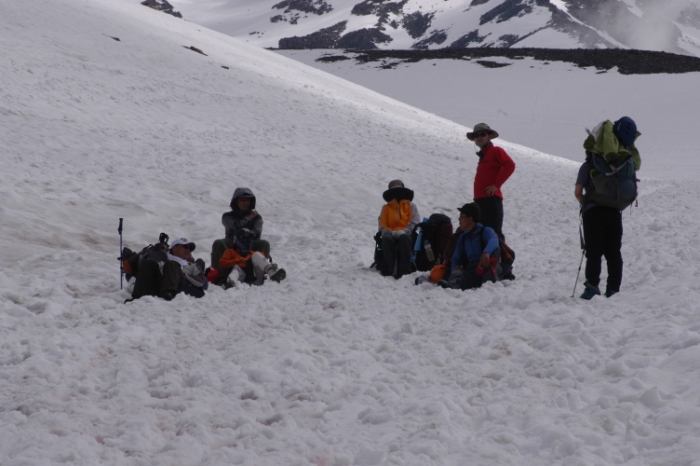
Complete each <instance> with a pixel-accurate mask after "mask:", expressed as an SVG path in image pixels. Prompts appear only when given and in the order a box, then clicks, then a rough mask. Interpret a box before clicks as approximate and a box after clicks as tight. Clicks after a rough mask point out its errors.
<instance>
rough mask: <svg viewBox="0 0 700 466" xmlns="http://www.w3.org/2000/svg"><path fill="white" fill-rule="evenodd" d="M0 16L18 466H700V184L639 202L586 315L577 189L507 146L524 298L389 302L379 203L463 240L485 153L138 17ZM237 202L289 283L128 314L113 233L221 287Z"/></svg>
mask: <svg viewBox="0 0 700 466" xmlns="http://www.w3.org/2000/svg"><path fill="white" fill-rule="evenodd" d="M0 7H1V8H2V11H3V17H2V19H0V24H1V25H2V27H0V34H2V40H0V44H3V45H0V47H2V52H3V56H6V57H9V59H8V60H3V61H0V73H1V74H2V76H3V82H2V85H1V87H0V128H2V141H3V146H4V150H3V153H2V154H3V155H2V157H3V168H4V170H3V174H4V177H3V179H4V181H3V183H2V185H0V190H1V194H2V196H3V203H2V206H0V223H1V224H2V226H3V228H2V230H0V251H2V256H0V257H2V258H3V259H4V260H3V261H2V265H0V429H1V430H2V432H3V435H2V436H0V463H1V464H3V465H4V464H7V465H19V464H52V463H65V464H115V465H142V464H143V465H146V464H148V465H160V464H164V465H165V464H168V465H170V464H212V465H218V464H245V465H261V464H269V465H277V464H294V465H307V464H309V465H326V466H328V465H338V466H342V465H373V464H397V465H418V464H420V465H461V464H490V465H491V464H503V465H506V464H532V465H540V464H541V465H545V464H546V465H551V464H567V465H569V464H580V465H599V464H600V465H606V464H620V463H625V462H627V463H628V464H633V465H637V464H639V465H642V464H644V465H647V464H659V465H660V464H664V465H667V464H679V465H680V464H687V465H692V464H696V463H697V459H696V458H697V457H698V446H697V442H696V441H695V439H696V438H697V436H698V433H699V432H698V431H699V428H700V410H699V409H698V400H699V399H700V397H699V395H700V394H699V393H698V389H697V388H696V387H697V386H698V383H697V381H698V363H697V359H698V358H697V356H698V345H699V344H700V335H699V330H700V325H698V323H697V313H696V309H697V304H696V303H697V302H698V297H699V296H700V293H698V285H697V277H698V274H699V271H698V266H697V263H698V261H697V260H696V259H697V257H696V256H697V253H696V252H695V251H694V249H693V248H692V245H693V244H694V237H695V232H696V231H697V226H698V220H697V216H696V215H695V212H696V210H697V208H696V206H695V202H694V199H696V198H697V194H698V188H697V187H696V186H694V185H693V184H692V183H690V182H682V181H660V180H654V179H644V180H643V181H642V184H641V196H640V200H639V204H640V207H639V208H636V209H634V210H632V212H631V214H629V213H626V214H625V217H624V226H625V236H624V240H623V241H624V242H623V257H624V259H625V275H624V281H623V290H622V292H621V293H620V294H619V295H616V296H615V297H613V298H611V299H608V300H606V299H603V298H600V299H598V298H596V299H594V300H593V301H591V302H582V301H580V300H578V299H573V298H570V295H571V290H572V288H573V281H574V279H575V276H576V270H577V264H578V261H579V259H580V249H579V244H578V234H577V228H578V215H577V209H576V204H575V200H574V199H573V183H574V180H575V177H576V173H577V170H578V164H576V163H574V162H571V161H567V160H564V159H560V158H556V157H552V156H549V155H545V154H541V153H539V152H537V151H535V150H532V149H529V148H526V147H523V146H518V145H515V144H511V143H508V142H506V141H499V143H500V144H501V145H502V146H503V147H505V148H506V150H508V152H509V153H510V154H511V155H512V156H513V158H514V159H515V161H516V164H517V170H516V172H515V174H514V175H513V177H512V179H511V180H510V181H509V182H508V183H507V184H506V186H505V188H504V192H505V196H506V203H505V209H506V224H505V226H504V231H505V233H506V235H507V237H508V242H509V244H510V245H511V246H512V247H513V248H514V249H515V250H516V253H517V260H516V267H515V274H516V275H517V277H518V278H517V280H516V281H514V282H505V283H498V284H489V285H486V286H485V287H484V288H482V289H481V290H478V291H474V292H457V291H452V290H441V289H437V288H434V287H432V286H430V285H427V284H424V285H421V286H414V285H413V278H414V277H407V278H404V279H402V280H399V281H395V280H393V279H384V278H381V277H379V276H378V275H377V274H376V273H374V272H372V271H370V270H367V267H368V266H369V265H370V263H371V261H372V235H373V233H374V231H375V229H376V216H377V215H378V213H379V210H380V208H381V204H382V200H381V193H382V192H383V190H384V189H385V188H386V184H387V183H388V181H389V180H391V179H393V178H397V177H398V178H401V179H403V180H404V181H405V182H406V184H407V186H408V187H410V188H412V189H414V190H415V192H416V198H415V201H416V203H417V205H418V207H419V209H420V211H421V214H422V215H424V216H427V215H429V214H430V213H432V212H436V211H442V212H445V213H447V214H448V215H451V216H452V217H456V207H457V206H459V205H461V204H463V203H464V202H466V201H467V200H469V197H470V193H471V180H472V177H473V173H474V170H475V163H476V157H475V156H474V155H473V154H472V149H471V147H470V145H469V144H467V142H466V139H465V138H464V133H465V132H466V130H467V128H465V127H463V126H460V125H457V124H455V123H451V122H449V121H446V120H443V119H441V118H438V117H435V116H433V115H429V114H426V113H424V112H422V111H419V110H417V109H415V108H411V107H409V106H407V105H404V104H401V103H399V102H396V101H394V100H391V99H389V98H387V97H383V96H380V95H378V94H375V93H373V92H371V91H367V90H365V89H363V88H361V87H359V86H356V85H353V84H350V83H347V82H345V81H341V80H339V79H337V78H334V77H332V76H330V75H327V74H324V73H322V72H320V71H317V70H314V69H311V68H307V67H305V66H303V65H301V64H298V63H295V62H292V61H290V60H288V59H286V58H284V57H280V56H278V55H275V54H272V53H270V52H267V51H264V50H259V49H256V48H253V47H250V46H247V45H245V44H242V43H241V42H240V41H237V40H235V39H231V38H227V37H225V36H222V35H220V34H216V33H212V32H210V31H207V30H205V29H203V28H201V27H199V26H195V25H192V24H191V23H187V22H184V21H180V20H177V19H174V18H171V17H169V16H167V15H164V14H161V13H157V12H152V11H151V10H148V9H145V8H143V7H141V6H138V5H134V4H131V3H129V2H117V3H114V2H104V1H102V0H90V1H68V0H64V1H59V0H41V1H38V2H35V3H34V2H33V3H31V4H29V5H25V4H22V5H19V4H16V3H15V2H9V1H5V0H0ZM105 34H107V35H109V36H116V37H119V38H120V39H121V40H120V41H119V42H117V41H114V40H112V39H110V38H109V37H107V36H105ZM5 44H8V45H5ZM190 45H193V46H195V47H198V48H200V49H202V50H203V51H204V52H205V53H207V54H208V57H205V56H202V55H199V54H197V53H194V52H192V51H191V50H186V49H185V48H183V47H182V46H190ZM222 65H224V66H228V67H229V69H228V70H227V69H224V68H222V67H221V66H222ZM30 71H31V72H30ZM640 150H641V151H642V155H644V148H643V145H642V141H641V140H640ZM240 185H245V186H249V187H251V188H252V189H253V191H254V192H255V193H256V194H257V196H258V204H257V207H258V210H259V211H260V213H261V214H262V215H263V217H264V219H265V222H266V223H265V237H266V238H267V239H269V240H270V241H271V243H272V248H273V249H272V256H273V258H274V259H275V260H276V261H277V262H278V263H279V264H280V265H281V266H283V267H285V269H286V270H287V272H288V278H287V280H285V281H284V282H282V283H281V284H279V285H277V284H267V285H265V286H263V287H260V288H247V287H243V288H240V289H235V290H229V291H224V290H222V289H218V288H213V289H211V290H210V292H209V293H208V294H207V296H206V297H205V298H203V299H200V300H195V299H191V298H188V297H185V296H178V297H177V298H176V299H175V300H173V301H172V302H165V301H162V300H158V299H153V298H144V299H141V300H139V301H136V302H133V303H130V304H128V305H123V304H122V302H123V300H124V299H125V298H126V297H128V292H127V291H125V290H123V291H120V290H119V288H118V284H117V282H118V267H117V261H115V260H114V258H115V257H116V254H117V252H118V246H117V245H118V238H117V233H116V229H117V224H118V218H119V217H124V218H125V245H126V246H129V247H132V248H139V247H142V246H143V245H145V244H147V243H149V242H153V241H156V239H157V236H158V233H159V232H160V231H165V232H167V233H168V234H170V236H171V238H175V237H178V236H186V237H187V238H189V239H190V240H192V241H195V242H196V243H197V250H196V251H195V254H194V255H195V256H196V257H202V258H205V259H207V262H208V253H209V252H210V244H211V242H212V241H213V240H214V239H216V238H218V237H219V235H221V233H222V231H221V230H222V228H221V226H220V220H219V219H220V215H221V213H222V212H224V211H226V210H227V208H228V202H229V200H230V195H231V193H232V192H233V189H234V188H235V187H236V186H240ZM582 281H583V280H580V281H579V287H578V292H580V291H581V285H580V284H581V283H582Z"/></svg>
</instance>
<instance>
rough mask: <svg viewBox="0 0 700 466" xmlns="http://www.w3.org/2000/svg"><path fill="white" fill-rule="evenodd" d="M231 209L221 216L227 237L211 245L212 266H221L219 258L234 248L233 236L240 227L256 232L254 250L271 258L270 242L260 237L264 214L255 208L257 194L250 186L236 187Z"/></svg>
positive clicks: (216, 267)
mask: <svg viewBox="0 0 700 466" xmlns="http://www.w3.org/2000/svg"><path fill="white" fill-rule="evenodd" d="M230 205H231V211H230V212H226V213H224V214H223V215H222V216H221V223H222V224H223V225H224V229H225V234H226V237H225V238H223V239H217V240H216V241H214V244H212V246H211V266H212V267H214V268H215V269H218V268H219V259H220V258H221V256H222V255H223V254H224V251H225V250H227V249H231V248H233V237H234V236H235V235H236V231H238V230H239V229H240V228H247V229H248V230H250V231H252V232H253V233H254V240H253V250H254V251H258V252H261V253H262V254H263V255H264V256H265V257H266V258H268V259H269V258H270V243H269V242H267V241H265V240H264V239H260V237H261V235H262V231H263V219H262V216H261V215H260V214H259V213H258V211H257V210H255V195H254V194H253V191H251V190H250V189H249V188H236V190H235V191H234V192H233V197H232V198H231V204H230Z"/></svg>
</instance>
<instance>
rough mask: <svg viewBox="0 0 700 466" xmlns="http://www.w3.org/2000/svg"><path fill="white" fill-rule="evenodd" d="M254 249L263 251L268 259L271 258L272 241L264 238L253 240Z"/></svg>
mask: <svg viewBox="0 0 700 466" xmlns="http://www.w3.org/2000/svg"><path fill="white" fill-rule="evenodd" d="M252 247H253V251H258V252H262V253H263V255H264V256H265V258H266V259H269V258H270V242H269V241H267V240H264V239H256V240H255V241H253V246H252Z"/></svg>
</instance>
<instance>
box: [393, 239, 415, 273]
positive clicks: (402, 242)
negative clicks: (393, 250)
mask: <svg viewBox="0 0 700 466" xmlns="http://www.w3.org/2000/svg"><path fill="white" fill-rule="evenodd" d="M397 243H398V252H397V254H396V278H400V277H401V276H402V275H406V274H409V273H411V255H412V254H413V244H411V243H412V241H411V235H408V234H404V235H401V236H399V240H398V241H397Z"/></svg>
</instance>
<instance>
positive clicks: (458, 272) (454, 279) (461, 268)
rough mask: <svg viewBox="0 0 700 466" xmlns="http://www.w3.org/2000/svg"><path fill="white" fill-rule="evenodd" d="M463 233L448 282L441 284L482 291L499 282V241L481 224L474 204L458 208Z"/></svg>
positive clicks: (441, 282) (456, 248)
mask: <svg viewBox="0 0 700 466" xmlns="http://www.w3.org/2000/svg"><path fill="white" fill-rule="evenodd" d="M458 210H459V212H460V215H459V228H460V230H461V231H462V234H460V235H459V238H458V239H457V244H456V247H455V250H454V253H453V254H452V263H451V265H450V268H451V271H450V275H449V278H448V279H446V280H445V279H443V280H440V281H439V282H438V285H439V286H441V287H442V288H452V289H455V290H468V289H472V288H480V287H481V285H482V284H483V283H485V282H487V281H491V282H496V281H498V280H499V279H500V277H501V275H502V268H501V264H500V252H501V248H500V242H499V238H498V235H497V234H496V232H495V231H494V230H493V228H491V227H487V226H484V225H482V224H481V223H479V220H480V217H481V211H480V209H479V205H478V204H476V203H475V202H471V203H468V204H464V205H463V206H462V207H460V208H459V209H458Z"/></svg>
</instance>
